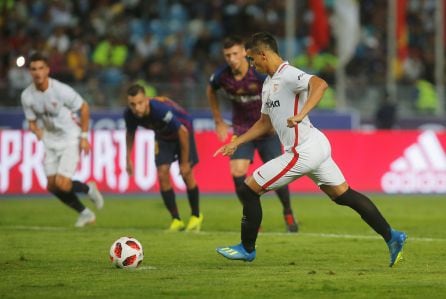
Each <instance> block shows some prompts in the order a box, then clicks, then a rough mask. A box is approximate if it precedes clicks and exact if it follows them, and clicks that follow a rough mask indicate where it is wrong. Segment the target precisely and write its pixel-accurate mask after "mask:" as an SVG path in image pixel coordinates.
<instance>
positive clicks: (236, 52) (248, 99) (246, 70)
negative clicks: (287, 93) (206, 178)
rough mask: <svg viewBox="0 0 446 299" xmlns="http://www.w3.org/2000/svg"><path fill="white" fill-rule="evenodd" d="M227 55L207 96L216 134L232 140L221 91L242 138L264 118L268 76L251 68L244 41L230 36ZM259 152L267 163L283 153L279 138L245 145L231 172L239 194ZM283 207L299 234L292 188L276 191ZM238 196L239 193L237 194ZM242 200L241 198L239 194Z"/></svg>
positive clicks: (271, 135) (226, 41) (288, 224)
mask: <svg viewBox="0 0 446 299" xmlns="http://www.w3.org/2000/svg"><path fill="white" fill-rule="evenodd" d="M223 55H224V58H225V60H226V64H225V65H224V66H222V67H220V68H219V69H217V71H216V72H215V73H214V74H212V76H211V78H210V80H209V85H208V87H207V90H206V94H207V97H208V100H209V104H210V107H211V110H212V114H213V117H214V121H215V126H216V132H217V135H218V138H219V139H220V140H221V141H224V140H226V138H227V137H228V129H229V125H228V124H226V123H225V121H224V120H223V117H222V116H221V113H220V108H219V103H218V100H219V96H220V95H218V94H217V93H218V91H219V90H221V91H222V92H223V95H222V96H221V97H223V98H226V99H228V100H229V101H230V102H231V103H232V127H233V131H234V137H233V138H237V136H240V135H242V134H243V133H245V132H246V131H248V129H249V128H250V127H251V126H252V125H253V124H254V123H255V122H256V121H257V120H258V119H259V118H260V109H261V106H262V100H261V96H260V94H261V91H262V85H263V81H264V80H265V78H266V76H265V75H263V74H260V73H258V72H257V71H256V70H255V69H254V68H253V67H251V66H250V65H249V62H248V60H247V59H246V51H245V47H244V43H243V40H242V39H241V38H240V37H238V36H230V37H227V38H225V39H224V41H223ZM255 150H257V151H258V153H259V155H260V158H261V159H262V161H263V162H267V161H269V160H271V159H274V158H276V157H278V156H280V155H281V154H282V148H281V145H280V141H279V138H278V137H277V134H276V133H275V132H274V131H271V132H270V133H268V134H265V135H264V136H261V137H260V138H257V139H256V140H253V141H250V142H248V143H245V144H243V145H241V146H240V147H239V148H238V149H237V151H236V152H235V153H234V155H232V156H231V161H230V169H231V175H232V178H233V181H234V185H235V189H236V191H237V190H238V189H239V188H240V187H241V186H242V185H243V183H244V181H245V179H246V174H247V172H248V168H249V165H250V163H252V160H253V158H254V151H255ZM276 193H277V195H278V197H279V199H280V201H281V203H282V206H283V215H284V219H285V223H286V227H287V230H288V231H289V232H297V231H298V225H297V222H296V220H295V219H294V216H293V211H292V209H291V202H290V191H289V188H288V186H283V187H282V188H280V189H277V190H276ZM237 195H238V192H237ZM238 197H239V199H240V196H239V195H238Z"/></svg>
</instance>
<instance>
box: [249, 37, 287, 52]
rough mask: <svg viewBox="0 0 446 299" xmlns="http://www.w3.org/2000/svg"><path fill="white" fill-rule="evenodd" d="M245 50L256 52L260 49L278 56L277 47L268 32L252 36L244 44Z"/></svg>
mask: <svg viewBox="0 0 446 299" xmlns="http://www.w3.org/2000/svg"><path fill="white" fill-rule="evenodd" d="M245 46H246V49H249V50H251V51H255V52H258V51H260V50H261V49H265V48H266V49H269V50H271V51H273V52H275V53H277V54H279V47H278V46H277V41H276V39H275V38H274V36H273V35H272V34H271V33H269V32H258V33H255V34H253V35H252V36H251V37H250V38H249V39H248V41H247V42H246V45H245Z"/></svg>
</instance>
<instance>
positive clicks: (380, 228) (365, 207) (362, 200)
mask: <svg viewBox="0 0 446 299" xmlns="http://www.w3.org/2000/svg"><path fill="white" fill-rule="evenodd" d="M334 202H335V203H337V204H338V205H343V206H349V207H350V208H352V209H353V210H355V211H356V212H358V214H359V215H361V218H362V219H364V221H365V222H367V224H368V225H369V226H370V227H371V228H373V229H374V230H375V231H376V232H377V233H378V234H380V235H381V236H382V237H383V238H384V240H385V241H386V242H388V241H389V240H390V239H391V233H390V225H389V224H388V223H387V221H386V219H384V217H383V216H382V215H381V213H380V212H379V210H378V208H377V207H376V206H375V205H374V204H373V202H372V201H371V200H370V199H369V198H368V197H367V196H365V195H363V194H361V193H359V192H356V191H355V190H353V189H351V188H348V190H347V191H346V192H344V193H343V194H342V195H341V196H339V197H338V198H336V199H335V200H334Z"/></svg>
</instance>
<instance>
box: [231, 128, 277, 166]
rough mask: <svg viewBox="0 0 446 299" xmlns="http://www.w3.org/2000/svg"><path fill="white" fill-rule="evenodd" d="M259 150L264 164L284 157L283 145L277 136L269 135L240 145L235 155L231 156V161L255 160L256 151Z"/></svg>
mask: <svg viewBox="0 0 446 299" xmlns="http://www.w3.org/2000/svg"><path fill="white" fill-rule="evenodd" d="M256 149H257V151H258V152H259V155H260V158H261V159H262V161H263V162H268V161H269V160H272V159H274V158H276V157H278V156H280V155H282V145H281V144H280V140H279V136H277V134H272V135H268V136H266V137H264V138H260V139H256V140H253V141H250V142H247V143H243V144H242V145H240V146H239V147H238V148H237V150H236V151H235V153H234V154H233V155H232V156H231V160H237V159H243V160H250V161H251V162H252V161H253V159H254V151H255V150H256Z"/></svg>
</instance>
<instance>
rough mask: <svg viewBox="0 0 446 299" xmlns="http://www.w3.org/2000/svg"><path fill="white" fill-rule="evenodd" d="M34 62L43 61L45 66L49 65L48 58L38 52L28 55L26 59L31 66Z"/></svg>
mask: <svg viewBox="0 0 446 299" xmlns="http://www.w3.org/2000/svg"><path fill="white" fill-rule="evenodd" d="M35 61H43V62H45V64H46V65H49V64H48V57H47V56H46V55H44V54H42V53H40V52H33V53H31V54H30V55H29V57H28V62H29V64H31V62H35Z"/></svg>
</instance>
